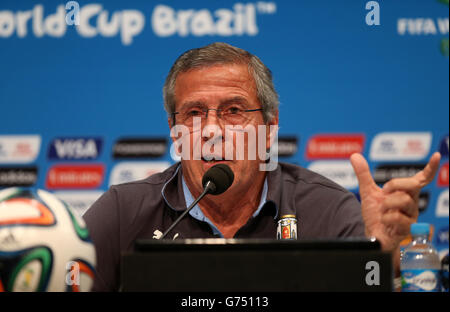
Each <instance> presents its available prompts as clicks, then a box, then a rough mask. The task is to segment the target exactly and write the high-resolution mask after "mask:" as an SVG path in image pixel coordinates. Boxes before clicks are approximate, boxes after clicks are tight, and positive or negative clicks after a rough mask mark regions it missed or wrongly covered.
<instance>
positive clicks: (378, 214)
mask: <svg viewBox="0 0 450 312" xmlns="http://www.w3.org/2000/svg"><path fill="white" fill-rule="evenodd" d="M440 159H441V154H439V153H438V152H436V153H434V154H433V155H432V156H431V158H430V160H429V162H428V164H427V165H426V167H425V168H424V169H423V170H422V171H420V172H418V173H417V174H416V175H414V176H412V177H408V178H396V179H392V180H390V181H388V182H387V183H386V184H385V185H384V186H383V188H380V187H379V186H378V185H377V184H376V183H375V181H374V180H373V178H372V175H371V173H370V169H369V165H368V164H367V161H366V160H365V158H364V157H363V156H362V155H361V154H353V155H352V156H351V157H350V161H351V163H352V166H353V169H354V170H355V174H356V177H357V178H358V182H359V194H360V196H361V209H362V216H363V219H364V223H365V226H366V236H367V237H376V238H377V239H378V240H379V241H380V242H381V245H382V247H383V250H387V251H393V250H395V249H396V248H397V247H398V246H399V244H400V242H401V241H402V240H403V239H404V238H405V237H406V236H407V235H408V234H409V230H410V225H411V224H412V223H415V222H416V221H417V217H418V215H419V194H420V190H421V189H422V188H423V187H424V186H426V185H427V184H429V183H430V182H431V181H432V180H433V179H434V176H435V175H436V172H437V170H438V168H439V161H440Z"/></svg>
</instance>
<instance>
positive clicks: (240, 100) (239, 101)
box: [220, 96, 248, 105]
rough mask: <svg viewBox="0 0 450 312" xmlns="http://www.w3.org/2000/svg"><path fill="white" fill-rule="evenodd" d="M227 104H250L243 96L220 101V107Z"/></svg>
mask: <svg viewBox="0 0 450 312" xmlns="http://www.w3.org/2000/svg"><path fill="white" fill-rule="evenodd" d="M227 104H248V101H247V99H246V98H245V97H242V96H235V97H232V98H229V99H225V100H222V101H220V105H227Z"/></svg>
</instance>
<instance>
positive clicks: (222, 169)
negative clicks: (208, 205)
mask: <svg viewBox="0 0 450 312" xmlns="http://www.w3.org/2000/svg"><path fill="white" fill-rule="evenodd" d="M233 181H234V174H233V171H231V169H230V167H228V166H227V165H225V164H217V165H214V166H212V167H211V168H209V169H208V171H206V172H205V174H204V175H203V178H202V185H203V192H202V193H201V194H200V196H199V197H198V198H197V199H196V200H194V202H192V204H191V205H190V206H189V207H188V208H187V209H186V211H184V212H183V213H182V214H181V216H179V217H178V219H176V220H175V222H174V223H172V225H171V226H170V227H169V228H168V229H167V231H166V232H165V233H164V234H163V235H162V236H161V238H160V239H163V238H164V237H166V235H167V234H168V233H169V232H170V231H172V229H173V228H174V227H175V226H176V225H177V224H178V222H180V221H181V219H183V218H184V216H185V215H186V214H187V213H188V212H189V211H191V210H192V208H194V207H195V205H197V203H198V202H199V201H200V200H201V199H202V198H203V197H205V195H207V194H211V195H219V194H222V193H223V192H225V191H226V190H228V188H229V187H230V186H231V184H233Z"/></svg>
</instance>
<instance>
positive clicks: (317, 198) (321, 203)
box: [83, 163, 364, 291]
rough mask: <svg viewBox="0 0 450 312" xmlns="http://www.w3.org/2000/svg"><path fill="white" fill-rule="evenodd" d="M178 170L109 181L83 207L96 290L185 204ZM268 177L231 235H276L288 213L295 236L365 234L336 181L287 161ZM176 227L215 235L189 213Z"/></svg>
mask: <svg viewBox="0 0 450 312" xmlns="http://www.w3.org/2000/svg"><path fill="white" fill-rule="evenodd" d="M181 170H182V167H181V165H180V164H179V163H177V164H175V165H173V166H171V167H170V168H168V169H167V170H165V171H164V172H162V173H159V174H154V175H152V176H150V177H149V178H147V179H144V180H140V181H135V182H130V183H125V184H121V185H114V186H111V188H110V189H109V190H108V191H107V192H105V193H104V194H103V195H102V196H101V197H100V198H99V199H98V200H97V201H96V202H95V203H94V204H93V205H92V207H91V208H90V209H89V210H88V211H87V212H86V213H85V215H84V216H83V217H84V219H85V221H86V223H87V226H88V229H89V232H90V235H91V238H92V241H93V242H94V244H95V246H96V250H97V277H96V279H95V283H94V288H93V290H94V291H116V290H118V289H119V286H120V254H121V252H123V251H129V250H132V249H133V242H134V241H135V240H136V239H141V238H154V237H155V236H157V233H158V232H157V231H159V232H162V233H163V232H164V231H165V230H166V229H167V228H168V227H169V226H170V225H171V224H172V223H173V222H174V221H175V220H176V218H177V217H178V216H179V215H180V214H181V213H182V212H183V211H184V210H186V203H185V199H184V194H183V187H182V175H181V174H180V173H181ZM267 183H268V193H267V200H266V203H265V204H264V206H263V208H262V209H261V211H260V213H259V214H258V215H257V216H256V217H254V218H250V220H249V221H248V222H247V224H246V225H244V226H243V227H242V228H241V229H239V231H238V232H237V233H236V235H235V238H272V239H275V238H276V233H277V220H278V218H279V217H280V216H283V215H292V214H293V215H296V216H297V222H298V224H297V231H298V238H302V239H303V238H304V239H317V238H338V237H364V223H363V220H362V216H361V207H360V204H359V202H358V200H357V199H356V198H355V196H354V195H353V194H352V193H351V192H349V191H347V190H346V189H344V188H342V187H341V186H339V185H337V184H336V183H334V182H332V181H330V180H328V179H326V178H325V177H323V176H321V175H318V174H316V173H314V172H312V171H309V170H307V169H305V168H302V167H299V166H295V165H291V164H285V163H279V165H278V167H277V169H276V170H274V171H271V172H268V173H267ZM230 200H231V199H230ZM174 233H178V234H179V235H178V238H210V237H215V236H214V234H213V232H212V229H211V227H210V226H209V225H208V224H207V223H206V222H202V221H199V220H197V219H195V218H193V217H191V216H190V215H187V216H186V217H185V218H184V219H183V220H182V221H181V222H180V223H179V224H178V225H177V226H176V227H175V228H174V230H173V232H172V236H173V235H174ZM172 236H170V235H169V237H170V238H172Z"/></svg>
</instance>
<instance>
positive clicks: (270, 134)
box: [266, 110, 278, 151]
mask: <svg viewBox="0 0 450 312" xmlns="http://www.w3.org/2000/svg"><path fill="white" fill-rule="evenodd" d="M266 126H267V128H266V150H267V151H268V150H270V147H271V146H272V144H273V142H274V141H275V136H276V135H277V132H278V110H277V111H276V112H275V113H274V117H273V118H272V120H270V121H269V122H268V123H267V124H266Z"/></svg>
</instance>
